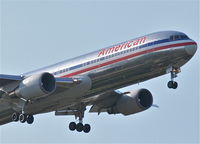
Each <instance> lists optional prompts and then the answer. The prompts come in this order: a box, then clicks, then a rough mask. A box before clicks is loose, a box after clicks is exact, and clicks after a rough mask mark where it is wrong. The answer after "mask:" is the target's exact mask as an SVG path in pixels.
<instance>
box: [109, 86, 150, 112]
mask: <svg viewBox="0 0 200 144" xmlns="http://www.w3.org/2000/svg"><path fill="white" fill-rule="evenodd" d="M152 104H153V97H152V94H151V92H150V91H149V90H147V89H139V90H136V91H130V92H129V93H128V94H125V95H122V96H121V98H120V99H119V100H118V101H117V103H116V104H115V105H114V106H113V107H112V108H111V109H109V110H108V113H109V114H117V113H121V114H123V115H130V114H134V113H138V112H141V111H144V110H146V109H148V108H150V107H151V105H152Z"/></svg>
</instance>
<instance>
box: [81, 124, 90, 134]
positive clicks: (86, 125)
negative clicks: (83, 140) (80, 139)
mask: <svg viewBox="0 0 200 144" xmlns="http://www.w3.org/2000/svg"><path fill="white" fill-rule="evenodd" d="M90 129H91V127H90V125H89V124H85V125H84V126H83V131H84V132H85V133H89V132H90Z"/></svg>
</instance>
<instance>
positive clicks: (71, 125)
mask: <svg viewBox="0 0 200 144" xmlns="http://www.w3.org/2000/svg"><path fill="white" fill-rule="evenodd" d="M69 129H70V130H71V131H74V130H75V129H76V123H75V122H70V123H69Z"/></svg>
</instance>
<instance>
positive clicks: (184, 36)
mask: <svg viewBox="0 0 200 144" xmlns="http://www.w3.org/2000/svg"><path fill="white" fill-rule="evenodd" d="M169 39H170V40H171V41H173V40H181V39H188V37H187V36H186V35H172V36H170V38H169Z"/></svg>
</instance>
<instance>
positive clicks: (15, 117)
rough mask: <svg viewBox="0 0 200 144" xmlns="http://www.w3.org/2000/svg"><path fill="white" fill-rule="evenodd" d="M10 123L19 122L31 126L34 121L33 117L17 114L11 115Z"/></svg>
mask: <svg viewBox="0 0 200 144" xmlns="http://www.w3.org/2000/svg"><path fill="white" fill-rule="evenodd" d="M11 119H12V121H15V122H17V121H20V122H21V123H25V122H27V123H28V124H32V123H33V121H34V117H33V115H27V114H23V113H22V114H19V113H16V112H15V113H13V114H12V116H11Z"/></svg>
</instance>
